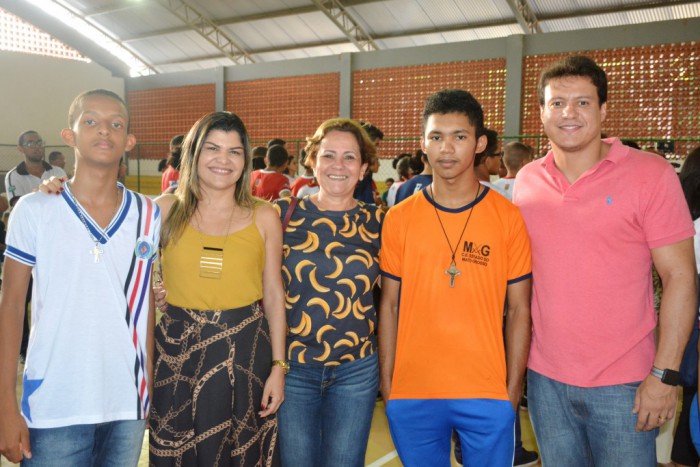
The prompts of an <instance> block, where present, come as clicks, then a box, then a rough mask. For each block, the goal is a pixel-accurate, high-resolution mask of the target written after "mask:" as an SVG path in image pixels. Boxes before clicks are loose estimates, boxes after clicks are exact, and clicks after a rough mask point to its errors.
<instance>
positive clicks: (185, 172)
mask: <svg viewBox="0 0 700 467" xmlns="http://www.w3.org/2000/svg"><path fill="white" fill-rule="evenodd" d="M212 130H221V131H224V132H226V133H228V132H231V131H235V132H236V133H238V135H239V136H240V137H241V142H242V143H243V152H244V161H245V162H244V165H243V173H242V174H241V177H240V178H239V179H238V181H237V182H236V189H235V191H234V200H235V202H236V204H237V205H238V206H240V207H242V208H245V209H253V208H254V207H255V205H256V204H257V202H258V200H257V199H256V198H254V197H253V195H252V194H251V192H250V172H251V165H252V162H251V157H250V146H249V139H248V132H247V130H246V128H245V125H244V124H243V121H242V120H241V119H240V118H239V117H238V116H237V115H236V114H234V113H231V112H212V113H209V114H207V115H205V116H203V117H202V118H200V119H199V120H197V122H196V123H195V124H194V125H193V126H192V128H191V129H190V131H189V132H188V133H187V136H185V140H184V141H183V143H182V154H181V162H180V164H181V165H180V180H179V182H178V186H177V189H176V190H175V197H176V198H177V199H176V201H175V203H173V206H172V208H171V209H170V213H169V214H168V218H167V219H165V222H164V223H163V227H162V229H161V236H160V243H161V245H162V246H163V247H164V246H166V245H167V244H168V243H169V242H171V241H176V240H177V239H178V238H180V236H181V235H182V232H183V231H184V229H185V226H186V225H187V224H188V223H189V222H190V219H191V218H192V216H193V215H194V213H195V211H196V210H197V203H198V202H199V201H200V200H201V199H202V190H201V186H200V184H199V171H198V169H197V165H198V163H199V156H200V154H201V152H202V147H203V145H204V141H205V140H206V138H207V135H208V134H209V132H211V131H212Z"/></svg>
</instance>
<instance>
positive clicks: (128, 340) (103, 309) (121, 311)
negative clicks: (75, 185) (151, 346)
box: [5, 184, 161, 428]
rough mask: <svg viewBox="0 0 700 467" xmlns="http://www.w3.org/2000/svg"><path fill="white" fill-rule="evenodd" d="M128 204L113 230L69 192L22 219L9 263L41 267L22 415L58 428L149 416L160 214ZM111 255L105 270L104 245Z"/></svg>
mask: <svg viewBox="0 0 700 467" xmlns="http://www.w3.org/2000/svg"><path fill="white" fill-rule="evenodd" d="M119 186H120V188H121V189H122V191H123V193H124V196H123V197H122V204H121V206H120V207H119V209H118V210H117V213H116V215H115V216H114V219H113V220H112V222H111V223H110V225H109V226H108V227H107V228H106V229H105V230H104V231H103V230H102V229H101V228H100V227H99V226H98V225H97V224H95V223H94V221H92V219H91V218H90V216H89V215H88V214H87V213H86V212H85V211H84V210H83V209H82V207H80V205H79V204H77V201H76V200H75V198H74V197H73V196H72V194H71V192H70V187H69V186H67V185H66V188H65V190H64V192H63V194H62V196H49V195H45V194H43V193H33V194H30V195H26V196H23V197H22V198H20V200H19V201H18V202H17V205H16V206H15V208H14V209H13V210H12V214H11V216H10V222H9V231H8V236H7V250H6V252H5V256H6V257H8V258H11V259H13V260H16V261H19V262H21V263H23V264H26V265H28V266H31V267H32V268H33V269H32V276H33V278H34V284H33V291H32V294H33V295H32V324H31V331H30V337H29V347H28V351H27V360H26V366H25V369H24V376H23V394H22V402H21V407H22V415H24V417H25V419H26V420H27V424H28V426H29V427H30V428H55V427H63V426H69V425H76V424H95V423H104V422H110V421H115V420H137V419H143V418H144V417H145V415H147V414H148V405H149V395H148V386H147V381H146V368H145V364H146V333H147V327H148V306H149V291H150V273H151V266H152V263H153V259H154V256H155V251H156V246H157V244H158V238H159V234H160V220H161V219H160V210H159V208H158V206H157V205H156V204H155V203H154V202H153V201H152V200H150V199H149V198H147V197H145V196H143V195H140V194H138V193H134V192H132V191H129V190H127V189H125V188H124V186H123V185H121V184H119ZM80 214H82V216H83V219H84V220H85V223H86V224H87V225H88V226H89V228H90V230H91V232H92V235H93V236H94V237H95V238H97V239H98V240H99V242H100V243H99V249H101V250H102V254H101V258H100V261H99V262H95V256H94V255H93V254H92V250H93V248H94V247H95V244H94V241H93V240H92V238H91V237H90V235H89V234H88V230H87V228H86V226H85V225H84V223H83V221H82V220H81V218H80Z"/></svg>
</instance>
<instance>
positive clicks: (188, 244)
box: [161, 215, 265, 310]
mask: <svg viewBox="0 0 700 467" xmlns="http://www.w3.org/2000/svg"><path fill="white" fill-rule="evenodd" d="M203 247H214V248H223V270H222V273H221V277H220V278H218V279H212V278H208V277H202V274H201V269H200V259H201V257H202V249H203ZM264 264H265V243H264V241H263V239H262V236H261V235H260V232H259V231H258V227H257V226H256V225H255V215H253V222H251V224H250V225H249V226H247V227H245V228H243V229H242V230H239V231H238V232H234V233H232V234H231V235H228V236H213V235H204V234H202V233H200V232H198V231H197V230H195V229H194V228H192V226H190V225H189V224H188V225H187V227H185V230H184V231H183V233H182V236H181V237H180V238H179V239H178V240H177V241H175V242H170V243H169V244H168V246H167V247H165V248H164V249H163V252H162V257H161V267H162V270H163V284H164V285H165V289H166V290H167V291H168V295H167V298H166V300H167V302H168V303H170V304H172V305H175V306H178V307H181V308H192V309H197V310H226V309H230V308H239V307H242V306H246V305H250V304H251V303H253V302H255V301H257V300H260V299H261V298H262V290H263V289H262V273H263V266H264ZM205 275H206V274H205Z"/></svg>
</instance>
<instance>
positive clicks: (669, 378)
mask: <svg viewBox="0 0 700 467" xmlns="http://www.w3.org/2000/svg"><path fill="white" fill-rule="evenodd" d="M661 382H662V383H665V384H670V385H671V386H678V385H679V384H680V383H681V374H680V373H679V372H677V371H674V370H664V376H663V378H661Z"/></svg>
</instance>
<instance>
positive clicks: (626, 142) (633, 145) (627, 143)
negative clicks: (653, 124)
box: [620, 139, 642, 150]
mask: <svg viewBox="0 0 700 467" xmlns="http://www.w3.org/2000/svg"><path fill="white" fill-rule="evenodd" d="M620 142H621V143H622V144H624V145H625V146H629V147H631V148H634V149H640V150H641V149H642V147H641V146H640V145H639V144H637V142H636V141H634V140H632V139H621V140H620Z"/></svg>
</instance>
